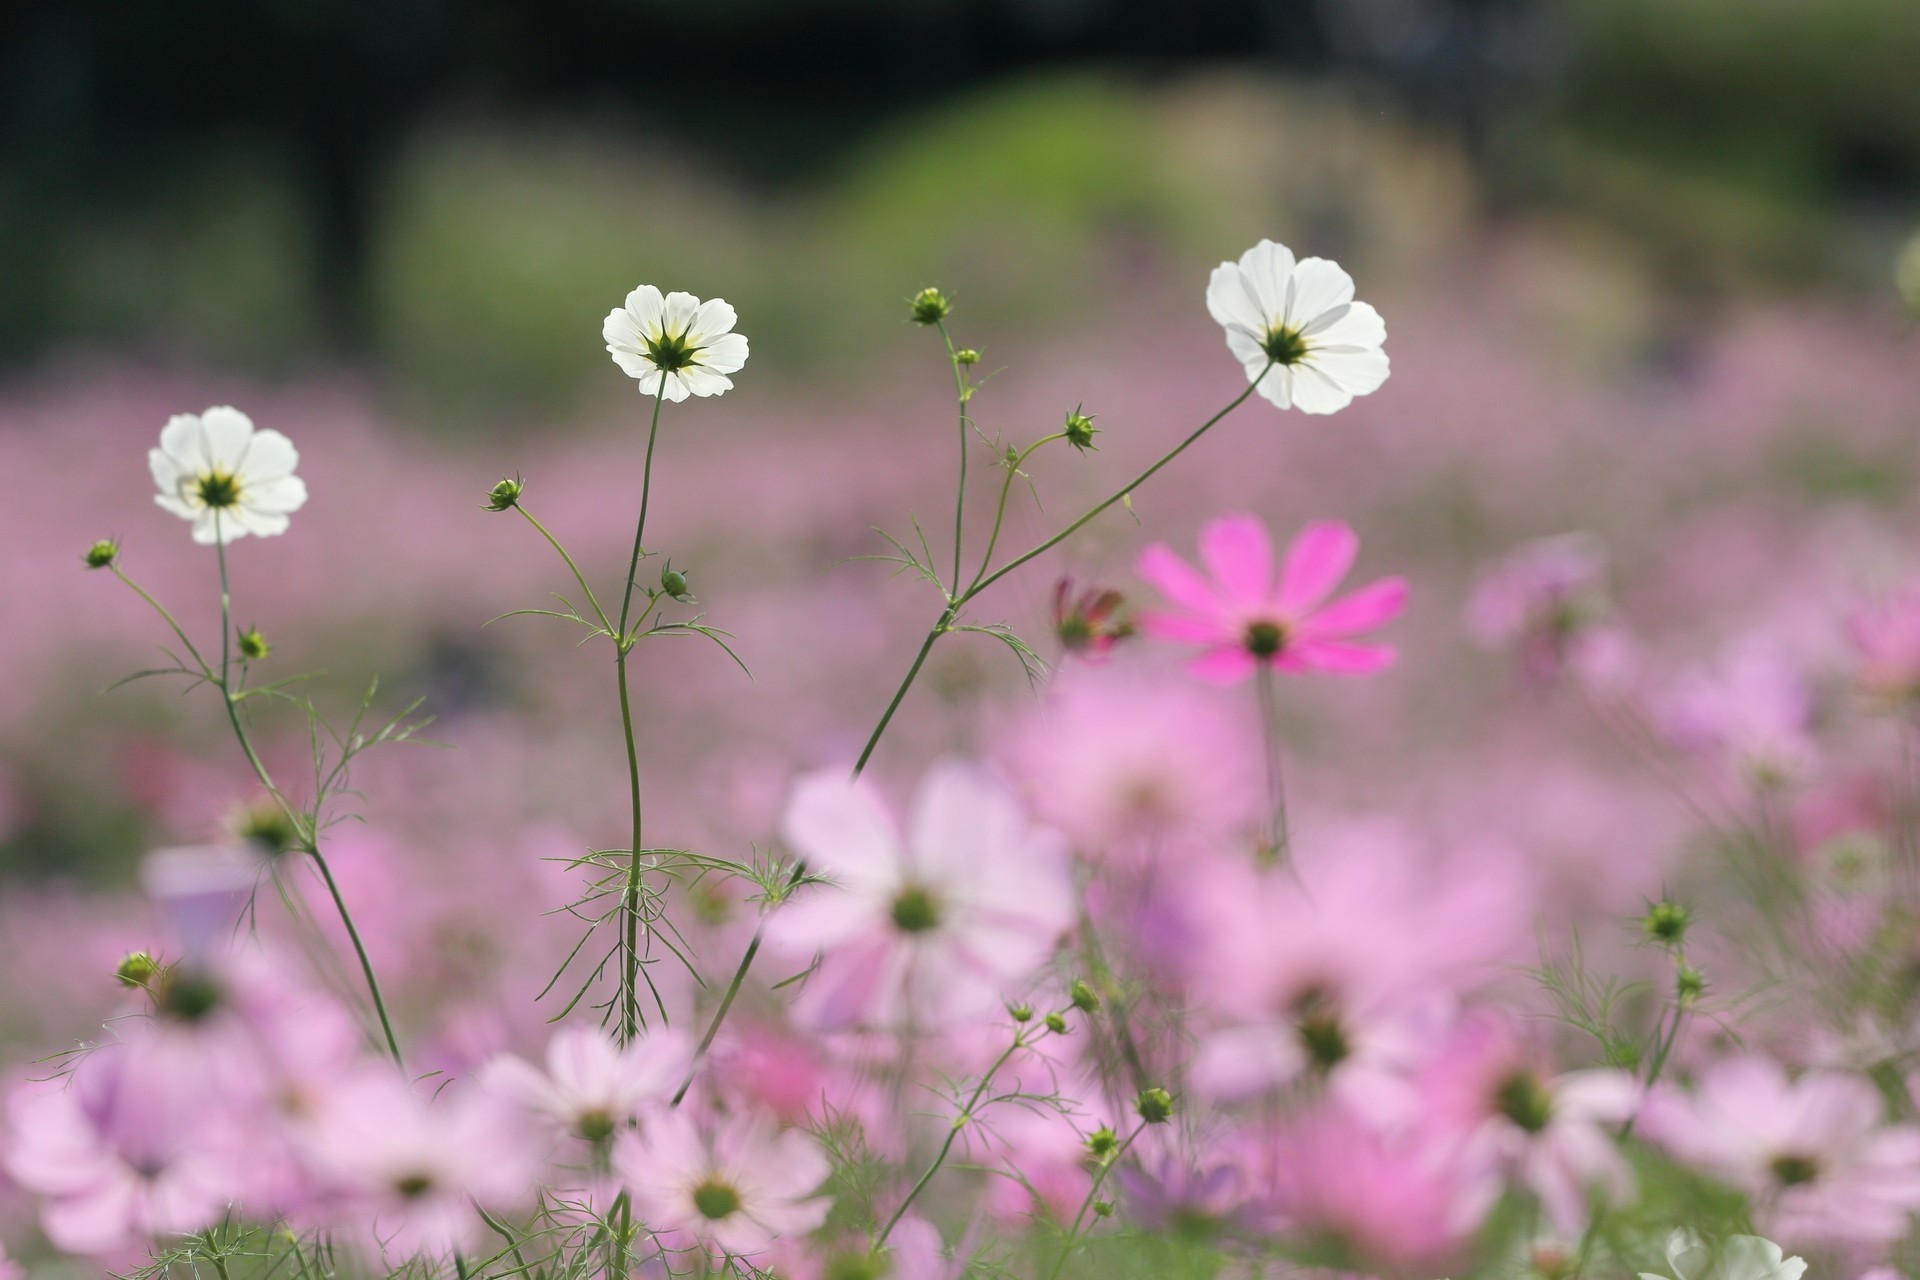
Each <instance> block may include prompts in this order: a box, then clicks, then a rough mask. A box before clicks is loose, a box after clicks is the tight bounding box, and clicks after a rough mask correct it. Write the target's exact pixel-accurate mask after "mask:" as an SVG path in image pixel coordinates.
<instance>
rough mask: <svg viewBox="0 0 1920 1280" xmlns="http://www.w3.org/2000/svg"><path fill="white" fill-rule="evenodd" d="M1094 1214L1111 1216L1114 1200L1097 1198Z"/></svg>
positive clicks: (1094, 1204)
mask: <svg viewBox="0 0 1920 1280" xmlns="http://www.w3.org/2000/svg"><path fill="white" fill-rule="evenodd" d="M1093 1216H1094V1217H1096V1218H1111V1217H1112V1216H1113V1202H1112V1201H1111V1200H1095V1201H1094V1202H1093Z"/></svg>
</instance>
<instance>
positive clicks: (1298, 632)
mask: <svg viewBox="0 0 1920 1280" xmlns="http://www.w3.org/2000/svg"><path fill="white" fill-rule="evenodd" d="M1359 549H1360V540H1359V537H1358V536H1357V535H1356V534H1355V533H1354V531H1353V530H1352V529H1351V528H1349V527H1348V526H1347V525H1344V524H1340V523H1337V522H1334V521H1318V522H1316V523H1313V524H1310V525H1308V526H1307V527H1306V528H1304V529H1302V530H1301V531H1300V535H1299V536H1298V537H1297V538H1295V539H1294V541H1293V545H1292V546H1290V547H1289V548H1287V555H1286V561H1285V563H1284V564H1282V565H1281V566H1280V570H1279V574H1278V577H1277V579H1276V576H1275V572H1274V563H1273V543H1272V540H1271V539H1270V538H1269V537H1268V536H1267V529H1266V526H1265V525H1263V524H1262V523H1261V522H1260V521H1259V520H1257V519H1255V518H1254V517H1252V516H1247V515H1229V516H1222V517H1221V518H1219V519H1217V520H1214V521H1211V522H1209V523H1208V524H1207V525H1206V526H1205V527H1204V528H1202V529H1201V530H1200V559H1201V561H1202V563H1204V564H1205V566H1206V570H1207V572H1206V574H1205V575H1203V574H1201V573H1198V572H1196V571H1195V570H1194V569H1193V568H1192V566H1190V565H1188V564H1187V562H1186V561H1184V560H1182V559H1181V558H1180V557H1179V556H1177V555H1175V554H1174V553H1173V552H1172V551H1171V550H1170V549H1168V547H1167V546H1166V545H1165V544H1163V543H1155V544H1154V545H1153V546H1150V547H1148V548H1147V549H1146V550H1145V551H1143V552H1141V554H1140V562H1139V566H1138V567H1139V571H1140V576H1141V577H1143V578H1145V579H1146V580H1147V581H1149V582H1151V583H1152V584H1153V585H1154V586H1155V587H1157V588H1159V590H1160V593H1161V594H1162V595H1164V596H1166V597H1167V599H1168V600H1169V601H1171V602H1172V603H1173V604H1174V605H1176V606H1178V608H1179V612H1174V613H1148V614H1143V615H1141V618H1140V625H1141V628H1142V629H1143V630H1144V631H1145V632H1146V633H1147V634H1148V635H1150V636H1155V637H1157V638H1159V639H1162V640H1174V641H1178V642H1181V643H1186V644H1197V645H1201V646H1203V647H1204V652H1203V653H1201V655H1200V656H1199V657H1198V658H1195V659H1194V660H1193V662H1192V664H1191V667H1190V669H1191V670H1192V671H1193V673H1194V674H1195V675H1197V676H1200V677H1201V678H1202V679H1206V680H1211V681H1213V682H1215V683H1217V684H1232V683H1234V682H1236V681H1239V680H1244V679H1246V678H1247V677H1248V676H1250V675H1252V674H1253V673H1254V672H1255V671H1256V670H1258V669H1259V668H1260V667H1261V666H1262V665H1265V666H1270V667H1273V668H1274V669H1275V670H1278V671H1286V672H1306V671H1324V672H1333V673H1338V674H1342V675H1371V674H1373V673H1374V672H1376V671H1380V670H1383V669H1384V668H1386V667H1387V666H1389V665H1391V664H1392V662H1393V659H1394V651H1393V650H1392V649H1391V648H1389V647H1387V646H1385V645H1379V644H1362V643H1359V642H1358V641H1356V640H1355V638H1354V637H1356V636H1358V635H1360V634H1361V633H1363V632H1367V631H1371V630H1373V629H1374V628H1376V627H1380V626H1384V625H1385V624H1386V623H1388V622H1390V621H1392V620H1393V619H1394V618H1396V617H1398V616H1399V614H1400V610H1401V609H1402V608H1403V607H1404V606H1405V604H1406V599H1407V582H1406V579H1404V578H1381V579H1379V580H1378V581H1376V582H1372V583H1369V584H1368V585H1366V586H1364V587H1361V588H1360V589H1359V590H1357V591H1354V592H1352V593H1350V594H1348V595H1345V596H1342V597H1341V598H1340V599H1338V600H1335V601H1333V602H1332V603H1328V602H1327V597H1328V596H1329V595H1331V594H1332V592H1333V589H1334V588H1335V587H1336V586H1338V585H1339V584H1340V581H1341V579H1343V578H1345V577H1346V576H1347V571H1348V570H1349V569H1351V568H1352V567H1353V561H1354V556H1355V555H1356V554H1357V553H1358V552H1359Z"/></svg>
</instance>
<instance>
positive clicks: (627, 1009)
mask: <svg viewBox="0 0 1920 1280" xmlns="http://www.w3.org/2000/svg"><path fill="white" fill-rule="evenodd" d="M665 391H666V383H665V381H664V380H662V382H661V384H660V386H659V387H658V388H657V389H656V390H655V392H654V397H653V421H652V423H651V424H649V425H648V427H647V460H646V463H645V464H644V466H643V467H642V468H641V472H640V518H639V519H638V520H636V521H635V522H634V526H633V555H632V556H631V557H629V558H628V560H627V582H626V587H625V589H624V590H623V591H622V592H621V595H620V628H619V632H618V634H617V635H616V636H615V638H614V644H615V645H616V646H617V648H618V654H617V656H616V657H615V659H614V672H615V675H616V678H617V680H618V683H619V686H620V731H621V735H622V736H623V737H624V738H625V739H626V744H627V790H628V798H629V801H630V803H631V808H632V814H633V840H632V843H631V844H630V845H629V847H628V853H627V887H626V892H625V894H624V895H623V896H622V898H621V910H622V912H623V913H624V918H625V920H626V928H627V934H626V956H627V959H626V969H625V971H624V972H623V973H622V974H621V977H620V1026H621V1039H622V1043H629V1042H631V1041H632V1040H633V1038H634V1037H635V1036H636V1035H638V1034H639V1033H640V994H639V985H640V749H639V746H638V744H637V743H636V742H635V741H634V736H633V698H632V694H631V693H630V691H629V690H628V687H627V657H628V655H629V654H631V653H632V652H633V642H632V640H630V639H629V638H628V636H627V619H628V618H629V616H630V615H631V614H632V612H633V592H634V579H635V578H636V577H637V576H638V575H639V573H640V556H641V554H642V552H641V547H642V542H643V540H644V539H645V537H646V534H647V503H648V500H649V499H650V498H651V497H652V494H653V446H654V444H655V442H656V441H658V440H659V438H660V406H661V404H662V403H664V402H665V400H666V395H665Z"/></svg>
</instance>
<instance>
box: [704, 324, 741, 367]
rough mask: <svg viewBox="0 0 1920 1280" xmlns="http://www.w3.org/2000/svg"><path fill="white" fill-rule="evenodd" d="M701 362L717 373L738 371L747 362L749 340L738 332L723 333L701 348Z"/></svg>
mask: <svg viewBox="0 0 1920 1280" xmlns="http://www.w3.org/2000/svg"><path fill="white" fill-rule="evenodd" d="M698 359H699V361H700V363H701V364H703V365H705V366H706V367H707V368H709V369H711V370H713V371H714V372H715V373H738V372H740V367H741V366H742V365H744V364H746V362H747V340H746V337H745V336H744V335H742V334H738V333H723V334H721V335H720V336H719V337H718V338H716V339H714V340H713V341H712V342H709V343H707V344H706V345H705V346H703V347H701V348H700V352H699V356H698Z"/></svg>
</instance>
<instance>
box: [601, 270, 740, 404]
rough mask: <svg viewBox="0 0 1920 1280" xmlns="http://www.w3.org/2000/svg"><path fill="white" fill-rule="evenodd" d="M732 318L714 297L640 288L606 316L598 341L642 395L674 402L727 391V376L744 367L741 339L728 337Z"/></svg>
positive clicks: (729, 381) (729, 382)
mask: <svg viewBox="0 0 1920 1280" xmlns="http://www.w3.org/2000/svg"><path fill="white" fill-rule="evenodd" d="M735 319H736V317H735V315H734V313H733V308H732V307H730V306H728V305H727V304H726V303H725V302H722V301H721V300H720V299H719V298H709V299H707V301H705V302H702V301H700V299H698V298H696V297H694V296H693V295H692V294H690V293H669V294H667V295H666V296H665V297H664V298H663V297H661V296H660V291H659V290H658V289H656V288H654V287H653V286H652V285H650V284H643V285H641V286H640V287H639V288H638V289H635V290H634V291H633V292H632V293H630V294H628V295H627V302H626V305H625V306H623V307H616V308H614V309H613V310H612V311H609V312H608V313H607V319H606V323H605V324H603V325H601V326H600V336H602V337H603V338H605V339H606V340H607V352H608V354H610V355H612V356H613V362H614V363H615V364H617V365H619V366H620V367H621V368H622V369H625V370H626V371H627V372H628V373H630V374H632V375H633V376H634V377H635V378H637V379H639V381H640V390H641V392H642V394H645V395H660V396H665V397H666V398H667V399H669V400H672V401H675V402H678V401H681V400H685V399H686V398H687V397H688V396H690V395H692V396H717V395H719V394H720V393H721V392H723V391H728V390H731V389H732V387H733V380H732V379H731V378H729V377H727V375H728V374H730V373H738V372H739V371H740V366H742V365H744V364H745V363H746V362H747V340H746V338H745V337H743V336H742V335H740V334H737V333H735V332H733V325H734V321H735Z"/></svg>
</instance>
